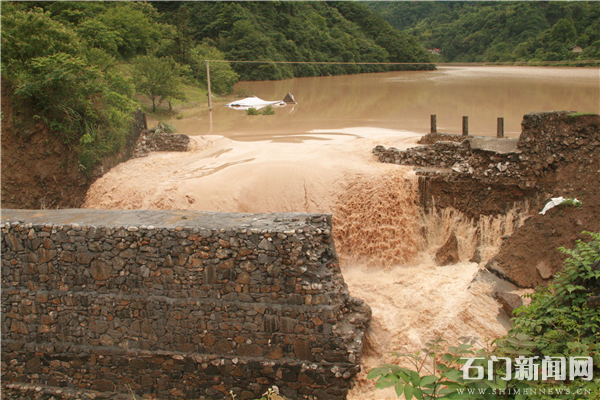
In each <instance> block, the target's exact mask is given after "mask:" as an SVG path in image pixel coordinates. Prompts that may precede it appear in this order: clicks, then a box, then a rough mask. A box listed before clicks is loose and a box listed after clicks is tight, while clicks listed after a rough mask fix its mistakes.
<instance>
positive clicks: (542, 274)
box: [488, 153, 600, 287]
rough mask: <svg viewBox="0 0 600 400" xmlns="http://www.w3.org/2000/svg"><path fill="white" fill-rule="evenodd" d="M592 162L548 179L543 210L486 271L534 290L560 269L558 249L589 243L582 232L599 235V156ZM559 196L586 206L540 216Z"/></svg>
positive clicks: (507, 243) (585, 161) (583, 162)
mask: <svg viewBox="0 0 600 400" xmlns="http://www.w3.org/2000/svg"><path fill="white" fill-rule="evenodd" d="M588 156H589V158H588V157H587V156H586V157H582V158H581V160H580V162H577V163H573V164H570V165H565V166H562V167H561V168H559V169H557V170H556V171H553V172H552V173H551V174H548V175H547V176H546V177H545V178H544V180H543V182H541V184H542V186H543V187H544V189H545V190H543V191H542V192H541V193H540V195H539V198H540V200H542V201H540V202H539V203H538V204H539V206H538V207H535V208H533V209H532V212H533V214H532V216H531V217H530V218H529V219H527V220H526V221H525V224H523V226H521V228H519V229H518V230H517V231H516V232H515V233H514V234H513V235H512V236H510V237H509V238H507V239H506V240H505V241H504V244H503V245H502V247H501V248H500V251H499V253H498V255H497V256H496V257H495V258H494V259H493V260H492V261H491V262H490V263H489V264H488V268H491V269H492V270H493V271H496V272H498V271H499V272H500V274H501V275H502V274H503V273H504V274H506V275H507V276H508V277H509V280H510V281H512V282H513V283H515V284H516V285H518V286H521V287H535V286H537V285H540V284H543V283H545V282H546V281H547V279H548V278H550V276H551V275H552V274H554V273H556V272H557V271H559V270H561V269H562V266H563V261H564V259H565V255H564V254H563V253H561V252H560V251H558V250H557V249H558V248H559V247H566V248H573V247H574V246H575V243H576V241H577V240H578V239H581V240H584V241H588V240H589V239H590V236H589V235H586V234H583V233H582V232H583V231H589V232H600V218H598V216H599V215H600V189H599V187H598V183H599V182H600V154H598V153H596V154H594V155H588ZM559 196H563V197H565V198H577V199H578V200H581V202H582V204H583V205H582V207H573V206H559V207H556V208H553V209H551V210H549V211H548V212H546V214H545V215H540V214H538V212H539V211H541V209H542V208H543V205H544V204H545V202H546V201H548V200H550V198H553V197H559Z"/></svg>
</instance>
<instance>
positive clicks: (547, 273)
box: [535, 260, 554, 279]
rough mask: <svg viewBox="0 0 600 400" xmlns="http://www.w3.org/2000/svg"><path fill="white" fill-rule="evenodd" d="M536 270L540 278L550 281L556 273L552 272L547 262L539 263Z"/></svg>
mask: <svg viewBox="0 0 600 400" xmlns="http://www.w3.org/2000/svg"><path fill="white" fill-rule="evenodd" d="M535 268H536V269H537V271H538V273H539V274H540V276H541V277H542V278H544V279H550V278H551V277H552V275H554V272H552V268H551V267H550V265H548V262H547V261H545V260H542V261H540V262H538V264H537V265H536V266H535Z"/></svg>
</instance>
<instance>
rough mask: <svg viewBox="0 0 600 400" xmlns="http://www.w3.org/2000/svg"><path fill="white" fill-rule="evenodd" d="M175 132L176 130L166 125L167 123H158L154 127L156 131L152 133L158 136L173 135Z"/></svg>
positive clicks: (170, 125)
mask: <svg viewBox="0 0 600 400" xmlns="http://www.w3.org/2000/svg"><path fill="white" fill-rule="evenodd" d="M175 132H177V128H176V127H175V126H174V125H172V124H170V123H168V122H159V123H158V124H157V125H156V130H155V131H154V134H155V135H156V134H159V133H175Z"/></svg>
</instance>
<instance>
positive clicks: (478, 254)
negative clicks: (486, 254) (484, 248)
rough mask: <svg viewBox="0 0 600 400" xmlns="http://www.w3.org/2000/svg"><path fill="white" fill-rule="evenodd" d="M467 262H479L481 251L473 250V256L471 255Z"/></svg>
mask: <svg viewBox="0 0 600 400" xmlns="http://www.w3.org/2000/svg"><path fill="white" fill-rule="evenodd" d="M469 262H472V263H477V264H479V263H480V262H481V251H479V249H477V250H475V253H474V254H473V257H471V259H470V260H469Z"/></svg>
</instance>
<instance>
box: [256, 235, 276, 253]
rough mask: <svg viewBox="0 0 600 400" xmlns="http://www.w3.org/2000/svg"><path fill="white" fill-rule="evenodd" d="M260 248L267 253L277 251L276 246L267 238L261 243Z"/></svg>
mask: <svg viewBox="0 0 600 400" xmlns="http://www.w3.org/2000/svg"><path fill="white" fill-rule="evenodd" d="M258 248H259V249H262V250H267V251H274V250H276V248H275V246H273V243H271V242H269V241H268V240H267V239H266V238H265V239H263V240H261V241H260V243H259V244H258Z"/></svg>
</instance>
